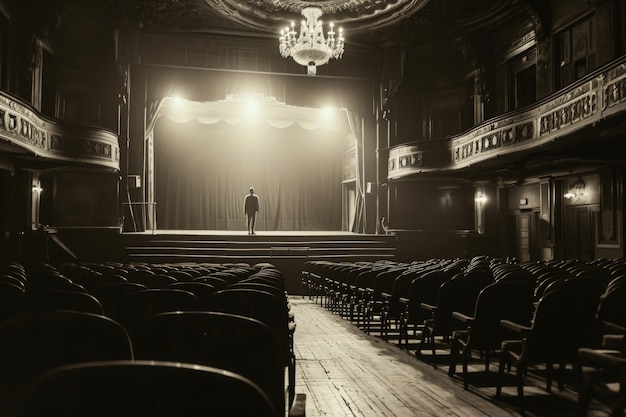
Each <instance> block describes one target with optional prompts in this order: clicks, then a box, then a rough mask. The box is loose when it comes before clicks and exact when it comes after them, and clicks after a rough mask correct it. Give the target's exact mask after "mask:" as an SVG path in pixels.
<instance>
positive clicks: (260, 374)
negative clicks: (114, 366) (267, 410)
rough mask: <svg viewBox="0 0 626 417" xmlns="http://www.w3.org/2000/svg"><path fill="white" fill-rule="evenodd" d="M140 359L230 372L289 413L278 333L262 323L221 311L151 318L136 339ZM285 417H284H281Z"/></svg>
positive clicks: (139, 331) (178, 313) (143, 324)
mask: <svg viewBox="0 0 626 417" xmlns="http://www.w3.org/2000/svg"><path fill="white" fill-rule="evenodd" d="M133 346H134V348H135V357H136V359H138V360H142V359H145V360H161V361H163V360H165V361H176V362H187V363H198V364H201V365H206V366H213V367H216V368H223V369H227V370H229V371H232V372H236V373H238V374H240V375H242V376H244V377H246V378H249V379H250V380H252V381H253V382H255V383H256V384H257V385H258V386H259V387H260V388H261V389H263V391H264V392H265V393H266V394H267V395H268V396H269V397H270V398H271V399H272V402H273V403H274V405H275V407H276V409H277V410H284V409H285V378H284V366H283V359H282V357H281V349H282V348H281V345H280V342H279V340H278V336H277V335H276V333H275V332H274V331H273V330H272V329H270V328H269V327H268V326H267V325H266V324H265V323H262V322H260V321H259V320H256V319H253V318H250V317H244V316H239V315H235V314H229V313H219V312H207V311H202V312H173V313H162V314H157V315H155V316H151V317H149V318H147V319H146V320H145V321H143V322H142V324H141V326H140V327H139V330H138V331H137V332H136V334H135V335H134V337H133ZM283 417H284V416H283Z"/></svg>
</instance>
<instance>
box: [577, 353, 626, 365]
mask: <svg viewBox="0 0 626 417" xmlns="http://www.w3.org/2000/svg"><path fill="white" fill-rule="evenodd" d="M578 358H579V359H580V362H581V364H582V365H586V366H593V367H595V368H613V369H617V368H619V367H621V368H622V369H625V367H626V357H625V356H624V355H622V353H621V351H619V350H610V349H592V348H580V349H578Z"/></svg>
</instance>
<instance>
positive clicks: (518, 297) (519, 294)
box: [448, 279, 534, 389]
mask: <svg viewBox="0 0 626 417" xmlns="http://www.w3.org/2000/svg"><path fill="white" fill-rule="evenodd" d="M533 294H534V286H533V285H532V284H531V283H530V281H528V280H510V281H509V280H506V279H503V280H500V281H498V282H495V283H492V284H490V285H488V286H486V287H485V288H484V289H483V290H482V291H480V293H479V294H478V298H477V300H476V307H475V308H474V314H473V315H471V316H468V315H466V314H463V313H461V312H453V313H452V315H453V317H454V318H455V319H457V320H459V321H460V322H461V323H462V325H463V326H464V328H463V329H462V330H456V331H454V332H453V335H452V344H451V354H450V368H449V370H448V374H449V375H450V376H452V375H454V373H455V372H456V363H457V359H458V358H457V356H458V354H459V351H461V356H462V363H463V384H464V386H465V389H467V388H468V379H467V368H468V361H469V359H470V357H471V354H472V351H479V352H480V353H481V355H482V357H484V360H485V369H486V370H489V359H490V353H491V352H493V351H499V350H500V345H501V343H502V341H503V340H504V339H506V338H507V337H510V336H511V334H510V333H508V332H507V331H506V329H505V328H504V327H502V326H501V325H500V321H501V320H510V321H513V322H516V323H524V324H529V323H530V320H531V318H532V314H533V310H534V305H533Z"/></svg>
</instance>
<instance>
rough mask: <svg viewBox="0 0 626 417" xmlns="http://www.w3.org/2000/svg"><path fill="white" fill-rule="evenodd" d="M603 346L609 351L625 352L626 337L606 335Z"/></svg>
mask: <svg viewBox="0 0 626 417" xmlns="http://www.w3.org/2000/svg"><path fill="white" fill-rule="evenodd" d="M602 346H604V347H605V348H609V349H616V350H623V349H625V348H626V336H625V335H623V334H605V335H604V336H603V337H602Z"/></svg>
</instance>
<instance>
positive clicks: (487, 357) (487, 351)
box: [485, 349, 491, 372]
mask: <svg viewBox="0 0 626 417" xmlns="http://www.w3.org/2000/svg"><path fill="white" fill-rule="evenodd" d="M490 360H491V351H490V350H489V349H486V350H485V372H489V362H490Z"/></svg>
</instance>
